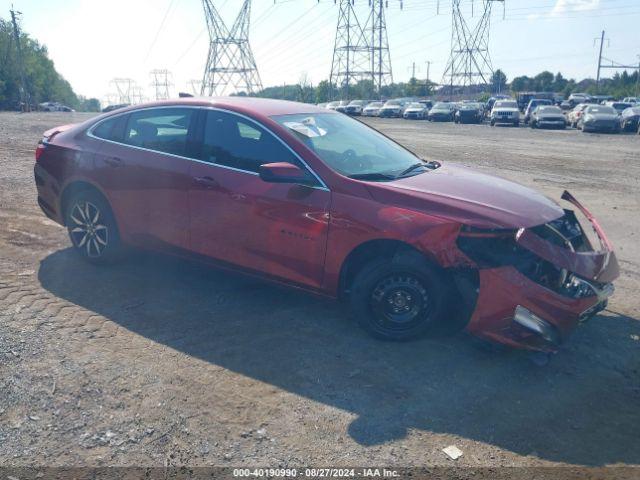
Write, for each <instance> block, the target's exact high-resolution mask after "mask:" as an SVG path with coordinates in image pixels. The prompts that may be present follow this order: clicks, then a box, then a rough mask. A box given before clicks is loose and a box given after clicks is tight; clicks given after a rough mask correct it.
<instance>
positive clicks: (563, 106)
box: [560, 100, 575, 111]
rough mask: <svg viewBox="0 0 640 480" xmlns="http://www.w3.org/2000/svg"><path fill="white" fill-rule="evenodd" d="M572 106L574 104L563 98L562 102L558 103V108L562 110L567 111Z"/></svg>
mask: <svg viewBox="0 0 640 480" xmlns="http://www.w3.org/2000/svg"><path fill="white" fill-rule="evenodd" d="M573 107H575V105H574V104H573V103H571V102H570V101H569V100H565V101H563V102H562V103H560V108H561V109H562V110H564V111H569V110H571V109H573Z"/></svg>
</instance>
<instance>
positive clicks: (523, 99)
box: [515, 92, 555, 112]
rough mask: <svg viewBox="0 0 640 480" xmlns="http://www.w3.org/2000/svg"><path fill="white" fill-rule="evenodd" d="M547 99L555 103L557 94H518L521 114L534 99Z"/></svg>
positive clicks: (517, 98) (517, 100) (517, 99)
mask: <svg viewBox="0 0 640 480" xmlns="http://www.w3.org/2000/svg"><path fill="white" fill-rule="evenodd" d="M534 98H537V99H545V100H549V101H551V102H552V103H553V99H554V98H555V93H553V92H518V93H516V99H515V101H516V103H517V104H518V108H519V109H520V111H521V112H524V111H525V109H526V108H527V105H529V102H530V101H531V100H532V99H534Z"/></svg>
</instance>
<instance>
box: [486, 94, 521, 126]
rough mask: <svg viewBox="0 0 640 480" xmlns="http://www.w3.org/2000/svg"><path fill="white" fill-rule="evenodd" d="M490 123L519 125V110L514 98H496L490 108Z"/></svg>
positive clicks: (492, 124)
mask: <svg viewBox="0 0 640 480" xmlns="http://www.w3.org/2000/svg"><path fill="white" fill-rule="evenodd" d="M490 124H491V126H492V127H493V126H494V125H497V124H511V125H513V126H516V127H518V126H520V110H519V109H518V104H517V103H516V101H515V100H498V101H497V102H496V103H494V104H493V109H492V110H491V117H490Z"/></svg>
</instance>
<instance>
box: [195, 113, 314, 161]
mask: <svg viewBox="0 0 640 480" xmlns="http://www.w3.org/2000/svg"><path fill="white" fill-rule="evenodd" d="M200 159H201V160H203V161H205V162H208V163H212V164H217V165H224V166H227V167H233V168H237V169H239V170H245V171H248V172H256V173H257V172H258V170H259V168H260V165H263V164H265V163H274V162H288V163H292V164H294V165H298V166H300V167H303V166H302V165H301V164H300V162H299V160H298V159H297V158H296V156H295V155H294V154H293V153H291V151H289V149H287V148H286V147H285V146H284V145H282V143H281V142H279V141H278V140H277V139H276V138H275V137H274V136H273V135H272V134H271V133H269V132H267V131H266V130H264V129H263V128H261V127H260V126H258V125H257V124H255V123H253V122H251V121H249V120H245V119H244V118H242V117H239V116H237V115H233V114H230V113H226V112H220V111H217V110H210V111H208V112H207V117H206V121H205V130H204V138H203V142H202V151H201V156H200ZM303 168H304V167H303Z"/></svg>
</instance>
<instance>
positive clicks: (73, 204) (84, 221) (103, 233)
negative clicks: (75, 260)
mask: <svg viewBox="0 0 640 480" xmlns="http://www.w3.org/2000/svg"><path fill="white" fill-rule="evenodd" d="M65 223H66V225H67V231H68V233H69V238H70V240H71V243H72V245H73V249H74V250H75V251H76V252H77V253H78V254H79V255H80V256H81V257H82V258H83V259H84V260H86V261H88V262H90V263H93V264H97V265H104V264H110V263H114V262H116V261H117V260H119V259H120V257H121V255H122V253H123V247H122V242H121V241H120V233H119V231H118V225H117V223H116V221H115V217H114V215H113V212H112V210H111V207H110V206H109V202H107V200H106V199H105V198H104V197H103V196H102V195H101V194H99V193H98V192H96V191H94V190H89V189H87V190H81V191H79V192H76V193H74V194H73V195H72V196H71V198H70V199H69V201H68V202H66V211H65Z"/></svg>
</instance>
